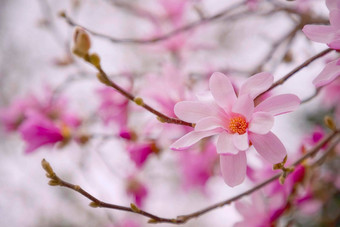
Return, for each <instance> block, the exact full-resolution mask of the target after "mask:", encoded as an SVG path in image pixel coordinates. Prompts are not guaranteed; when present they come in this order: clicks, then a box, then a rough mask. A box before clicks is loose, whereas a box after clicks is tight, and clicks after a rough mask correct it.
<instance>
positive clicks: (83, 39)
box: [73, 27, 91, 57]
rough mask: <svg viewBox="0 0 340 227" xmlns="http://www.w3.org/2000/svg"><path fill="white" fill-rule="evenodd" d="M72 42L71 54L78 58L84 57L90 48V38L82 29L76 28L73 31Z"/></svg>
mask: <svg viewBox="0 0 340 227" xmlns="http://www.w3.org/2000/svg"><path fill="white" fill-rule="evenodd" d="M73 41H74V46H73V53H74V54H75V55H78V56H79V57H84V56H85V55H86V54H87V53H88V51H89V49H90V48H91V40H90V36H89V35H88V34H87V32H86V31H85V30H84V29H82V28H80V27H76V29H75V30H74V36H73Z"/></svg>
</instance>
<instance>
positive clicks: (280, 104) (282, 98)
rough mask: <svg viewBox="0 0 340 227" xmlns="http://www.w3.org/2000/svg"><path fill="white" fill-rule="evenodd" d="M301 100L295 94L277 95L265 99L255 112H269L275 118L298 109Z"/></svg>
mask: <svg viewBox="0 0 340 227" xmlns="http://www.w3.org/2000/svg"><path fill="white" fill-rule="evenodd" d="M299 104H300V99H299V98H298V97H297V96H296V95H293V94H283V95H276V96H272V97H269V98H267V99H265V100H264V101H263V102H261V103H260V104H259V105H257V106H256V107H255V112H260V111H261V112H268V113H270V114H272V115H274V116H276V115H280V114H284V113H289V112H292V111H294V110H295V109H297V108H298V106H299Z"/></svg>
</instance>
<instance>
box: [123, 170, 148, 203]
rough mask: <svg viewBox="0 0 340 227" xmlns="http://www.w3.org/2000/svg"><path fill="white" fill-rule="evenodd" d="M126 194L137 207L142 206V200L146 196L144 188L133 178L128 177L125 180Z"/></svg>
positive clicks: (146, 191) (146, 192)
mask: <svg viewBox="0 0 340 227" xmlns="http://www.w3.org/2000/svg"><path fill="white" fill-rule="evenodd" d="M126 192H127V194H128V195H131V196H132V197H133V199H134V202H135V203H136V205H137V206H138V207H142V206H143V203H144V200H145V198H146V197H147V195H148V190H147V188H146V186H145V185H144V184H142V182H140V181H139V180H138V179H137V178H136V177H135V176H130V177H129V178H128V179H127V185H126Z"/></svg>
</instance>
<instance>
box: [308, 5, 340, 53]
mask: <svg viewBox="0 0 340 227" xmlns="http://www.w3.org/2000/svg"><path fill="white" fill-rule="evenodd" d="M327 3H328V4H327V7H328V9H329V10H330V12H329V21H330V25H310V24H308V25H305V26H304V27H303V29H302V31H303V33H305V35H306V36H307V37H308V38H309V39H310V40H313V41H315V42H319V43H325V44H327V45H328V46H329V47H330V48H332V49H335V50H340V3H339V1H327Z"/></svg>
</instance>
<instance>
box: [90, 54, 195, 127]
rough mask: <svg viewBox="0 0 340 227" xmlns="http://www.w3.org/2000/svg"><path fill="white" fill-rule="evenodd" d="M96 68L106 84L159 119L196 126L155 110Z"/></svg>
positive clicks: (98, 67) (165, 121) (99, 68)
mask: <svg viewBox="0 0 340 227" xmlns="http://www.w3.org/2000/svg"><path fill="white" fill-rule="evenodd" d="M85 60H86V59H85ZM89 62H90V61H89ZM90 63H91V62H90ZM96 68H97V69H98V71H99V74H100V81H101V82H102V83H104V84H106V85H107V86H110V87H112V88H114V89H115V90H116V91H118V92H119V93H120V94H122V95H123V96H125V97H126V98H127V99H129V100H131V101H133V102H135V103H136V104H138V105H139V106H141V107H143V108H144V109H146V110H147V111H149V112H151V113H152V114H154V115H156V116H157V117H158V120H160V121H161V122H164V123H169V124H178V125H185V126H190V127H194V125H193V124H192V123H189V122H186V121H182V120H180V119H178V118H172V117H169V116H166V115H165V114H163V113H161V112H159V111H158V110H155V109H154V108H152V107H151V106H149V105H148V104H146V103H144V101H143V100H142V99H140V98H139V99H140V102H137V97H135V96H134V95H132V94H131V93H129V92H128V91H126V90H124V89H123V88H122V87H120V86H119V85H117V84H116V83H114V82H113V81H112V80H110V79H109V77H108V76H107V74H106V73H105V71H104V70H103V69H102V68H101V66H96Z"/></svg>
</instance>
